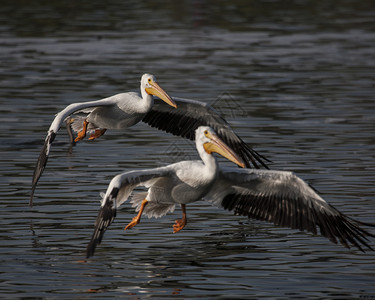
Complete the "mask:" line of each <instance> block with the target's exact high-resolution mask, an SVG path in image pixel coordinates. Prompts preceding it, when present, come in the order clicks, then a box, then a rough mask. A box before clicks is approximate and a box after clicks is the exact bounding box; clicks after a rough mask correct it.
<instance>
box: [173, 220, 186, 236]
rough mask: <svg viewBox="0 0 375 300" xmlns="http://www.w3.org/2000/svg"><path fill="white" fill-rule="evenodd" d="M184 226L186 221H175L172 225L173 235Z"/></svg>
mask: <svg viewBox="0 0 375 300" xmlns="http://www.w3.org/2000/svg"><path fill="white" fill-rule="evenodd" d="M185 225H186V219H179V220H176V223H175V224H174V225H173V233H177V232H179V231H180V230H182V229H183V228H184V227H185Z"/></svg>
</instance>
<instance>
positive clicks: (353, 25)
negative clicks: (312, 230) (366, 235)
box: [0, 0, 375, 299]
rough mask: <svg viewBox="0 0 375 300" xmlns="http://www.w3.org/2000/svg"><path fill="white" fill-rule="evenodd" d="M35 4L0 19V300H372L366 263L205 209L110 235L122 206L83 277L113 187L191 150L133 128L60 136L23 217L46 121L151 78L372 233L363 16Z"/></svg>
mask: <svg viewBox="0 0 375 300" xmlns="http://www.w3.org/2000/svg"><path fill="white" fill-rule="evenodd" d="M39 2H40V3H39ZM42 2H43V1H32V2H30V3H27V4H26V3H25V4H24V6H22V5H21V6H20V5H16V4H14V3H13V2H10V1H6V2H5V3H4V5H1V7H0V15H1V17H0V45H1V46H0V60H1V64H0V103H1V109H0V119H1V128H2V130H1V131H0V139H1V141H0V142H1V157H0V165H1V173H0V176H1V177H0V186H1V194H0V197H1V198H0V207H1V221H0V222H1V228H2V230H1V238H2V240H1V246H0V253H1V256H0V260H1V264H0V282H1V284H0V295H1V297H2V298H16V297H17V298H30V297H33V298H45V299H54V298H68V297H70V298H91V297H93V298H94V297H97V298H100V299H101V298H110V297H124V298H130V299H138V298H160V299H165V298H211V299H213V298H232V299H233V298H241V299H243V298H262V297H280V298H293V297H296V298H300V297H311V298H327V297H332V298H355V297H363V298H371V297H375V265H374V262H375V255H374V253H373V252H367V253H361V252H359V251H357V250H355V249H352V250H348V249H345V248H343V247H341V246H337V245H334V244H331V243H330V242H329V241H328V240H326V239H324V238H321V237H313V236H311V235H310V234H306V233H300V232H296V231H293V230H289V229H280V228H275V227H274V226H272V225H270V224H267V223H263V222H257V221H252V220H247V219H246V218H243V217H237V216H233V215H232V214H231V213H228V212H226V211H222V210H219V209H216V208H212V207H211V206H210V205H208V204H207V203H203V202H202V203H195V204H193V205H190V206H189V207H188V215H189V224H188V226H187V227H186V228H185V229H184V230H183V231H182V232H181V233H178V234H176V235H174V234H172V225H173V223H174V220H175V219H176V218H178V217H180V211H179V210H177V211H176V212H174V213H173V214H170V215H168V216H166V217H164V218H162V219H157V220H155V219H147V218H145V219H143V220H142V223H141V224H140V225H139V226H137V227H135V228H134V229H133V230H131V231H128V232H124V231H123V228H124V226H125V225H126V224H127V223H128V222H129V221H130V220H131V218H132V216H133V214H134V211H133V209H132V208H131V207H130V205H129V204H128V205H124V207H123V208H122V209H121V210H120V211H119V213H118V218H117V219H116V221H115V222H114V223H113V225H112V226H111V227H110V229H109V230H108V231H107V233H106V236H105V238H104V241H103V243H102V245H100V246H99V248H98V250H97V252H96V255H95V256H94V257H93V258H92V259H90V260H87V261H86V260H85V259H84V251H85V247H86V245H87V243H88V241H89V239H90V236H91V233H92V230H93V223H94V221H95V218H96V215H97V211H98V208H99V199H100V197H99V193H100V192H104V191H105V189H106V187H107V185H108V183H109V181H110V179H111V178H112V177H113V176H114V175H115V174H118V173H119V172H122V171H125V170H131V169H140V168H148V167H157V166H160V165H162V164H165V163H169V162H173V161H176V160H180V159H192V158H195V157H196V154H195V150H194V147H193V145H192V144H191V143H190V142H188V141H185V140H182V139H179V138H176V137H173V136H171V135H168V134H165V133H163V132H159V131H157V130H156V129H152V128H149V127H147V126H146V125H143V124H139V125H137V126H135V127H133V128H130V129H128V130H127V131H124V132H119V131H112V132H110V131H109V132H107V133H106V134H105V135H104V136H103V137H102V138H101V139H99V140H96V141H92V142H90V141H87V140H84V141H82V142H80V143H79V144H78V145H77V146H76V147H74V148H73V149H72V151H70V149H69V144H68V136H67V134H66V132H65V130H61V131H60V132H59V134H58V136H57V138H56V141H55V143H54V145H53V148H52V153H51V157H50V160H49V164H48V166H47V168H46V170H45V173H44V176H43V177H42V179H41V180H40V182H39V185H38V188H37V190H36V194H35V196H36V197H35V200H34V201H35V202H34V203H35V205H34V207H33V208H29V207H28V205H27V204H28V198H29V193H30V185H31V178H32V173H33V168H34V165H35V163H36V160H37V157H38V155H39V151H40V150H41V147H42V144H43V140H44V138H45V134H46V131H47V129H48V127H49V125H50V123H51V122H52V120H53V115H54V114H55V113H57V112H58V111H60V110H61V109H63V108H64V107H65V106H66V105H68V104H70V103H72V102H77V101H89V100H96V99H100V98H104V97H107V96H110V95H113V94H115V93H118V92H123V91H129V90H137V89H138V88H139V87H138V86H139V79H140V76H141V75H142V74H143V73H145V72H150V73H153V74H155V75H157V77H158V80H159V83H160V84H161V85H162V87H164V89H165V90H166V91H167V92H168V93H169V94H171V95H172V96H180V97H187V98H192V99H198V100H202V101H206V102H209V103H212V104H213V105H214V107H216V108H217V109H218V110H219V111H220V112H221V113H223V114H224V116H225V117H226V118H227V119H228V120H229V121H230V123H231V125H232V127H233V128H234V129H235V130H236V132H237V133H238V134H239V135H240V136H241V137H242V138H243V139H244V140H245V141H246V142H248V143H249V144H251V145H252V146H253V147H254V148H255V149H256V150H258V151H259V152H260V153H262V154H263V155H265V156H267V157H268V158H270V159H271V160H272V161H273V163H272V165H271V166H272V168H274V169H281V170H292V171H295V172H296V173H297V174H298V175H299V176H301V177H302V178H304V179H306V180H308V181H309V182H310V183H312V184H313V185H314V186H315V187H316V188H317V189H318V190H319V191H320V192H321V193H322V195H323V196H324V198H325V199H327V200H328V201H329V202H330V203H332V204H333V205H335V206H336V207H337V208H339V209H340V210H341V211H343V212H345V213H346V214H348V215H350V216H352V217H354V218H357V219H359V220H362V221H367V222H374V214H375V198H374V194H375V164H374V162H375V160H374V159H375V134H374V132H375V102H374V95H375V82H374V78H375V51H374V47H375V22H374V20H375V7H374V4H373V2H372V1H361V2H358V1H350V0H348V1H335V5H332V6H331V5H329V4H323V3H321V1H288V2H281V1H280V2H279V1H269V2H265V1H264V2H261V1H254V2H252V5H251V6H249V5H248V4H247V3H248V1H234V2H230V3H229V2H228V3H226V2H224V3H222V4H221V5H220V6H219V5H212V4H210V2H208V1H207V2H206V1H193V2H188V1H186V2H179V4H178V5H177V4H174V3H175V2H170V3H165V2H160V3H159V2H155V3H154V4H151V2H150V3H148V2H145V3H144V4H139V3H138V2H134V3H131V2H127V3H128V4H127V6H125V5H124V4H122V3H123V2H122V1H109V2H108V3H107V4H106V5H105V6H104V5H103V4H102V2H97V3H98V4H96V2H95V1H94V2H93V1H87V2H85V1H80V3H79V4H67V3H64V2H60V1H49V2H48V4H47V3H46V2H43V3H42ZM69 3H70V2H69ZM99 3H100V4H99ZM371 244H372V245H373V246H375V241H374V240H372V241H371Z"/></svg>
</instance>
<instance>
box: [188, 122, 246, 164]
mask: <svg viewBox="0 0 375 300" xmlns="http://www.w3.org/2000/svg"><path fill="white" fill-rule="evenodd" d="M195 139H196V141H197V142H198V143H199V144H201V145H203V149H204V151H206V152H207V153H208V154H211V153H212V152H216V153H218V154H220V155H222V156H224V157H225V158H226V159H228V160H230V161H232V162H234V163H235V164H237V165H239V166H240V167H241V168H244V167H245V163H244V162H243V160H242V159H241V158H240V157H239V156H238V155H237V154H236V153H234V151H233V150H232V149H230V148H229V146H228V145H226V144H225V143H224V142H223V141H222V140H221V139H220V138H219V136H218V135H217V134H216V132H215V131H214V130H213V129H212V128H211V127H208V126H200V127H198V129H197V130H196V131H195Z"/></svg>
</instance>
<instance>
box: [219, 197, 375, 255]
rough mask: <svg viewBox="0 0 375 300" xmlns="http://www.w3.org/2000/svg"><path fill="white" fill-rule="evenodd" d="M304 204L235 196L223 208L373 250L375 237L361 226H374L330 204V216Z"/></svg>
mask: <svg viewBox="0 0 375 300" xmlns="http://www.w3.org/2000/svg"><path fill="white" fill-rule="evenodd" d="M301 203H303V202H302V201H299V200H298V199H294V200H293V199H292V200H290V199H272V197H271V196H260V195H251V194H236V193H232V194H228V195H227V196H226V197H224V199H223V200H222V203H221V205H222V207H223V208H224V209H226V210H229V211H234V213H235V214H237V215H242V216H247V217H249V218H253V219H257V220H261V221H268V222H272V223H274V224H275V225H276V226H280V227H289V228H292V229H299V230H301V231H303V230H307V231H309V232H312V233H313V234H317V227H318V228H319V231H320V235H322V236H324V237H326V238H328V239H329V240H330V241H331V242H333V243H335V244H337V243H338V241H339V242H340V243H341V244H342V245H343V246H344V247H346V248H350V247H351V246H354V247H356V248H358V249H359V250H360V251H362V252H365V250H364V247H366V248H367V249H369V250H372V251H373V250H374V249H373V248H372V247H371V246H370V245H369V243H368V242H367V241H368V238H367V237H375V235H374V234H372V233H371V232H369V231H367V230H365V229H363V228H361V227H360V226H361V225H364V226H374V224H368V223H364V222H360V221H356V220H354V219H351V218H350V217H347V216H345V215H344V214H342V213H341V212H339V211H338V210H337V209H335V208H334V207H333V206H332V205H329V204H327V207H326V208H327V209H329V211H330V213H328V214H327V213H322V212H320V211H317V210H315V209H310V208H306V207H303V205H301ZM276 205H279V207H276Z"/></svg>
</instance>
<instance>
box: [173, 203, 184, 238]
mask: <svg viewBox="0 0 375 300" xmlns="http://www.w3.org/2000/svg"><path fill="white" fill-rule="evenodd" d="M181 208H182V219H179V220H176V224H174V225H173V233H176V232H179V231H180V230H181V229H182V228H184V227H185V225H186V224H187V217H186V205H185V204H181Z"/></svg>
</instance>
